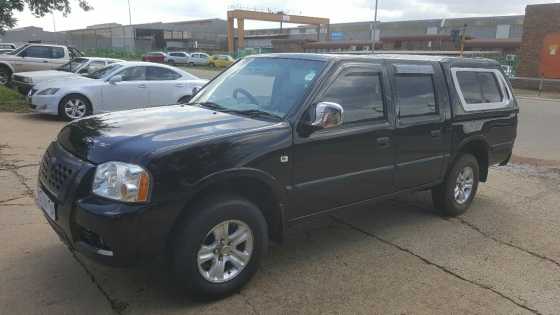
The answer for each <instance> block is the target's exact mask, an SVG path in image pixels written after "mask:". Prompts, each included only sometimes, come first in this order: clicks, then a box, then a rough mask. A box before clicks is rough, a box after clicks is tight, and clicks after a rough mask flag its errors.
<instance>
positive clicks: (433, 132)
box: [430, 129, 441, 138]
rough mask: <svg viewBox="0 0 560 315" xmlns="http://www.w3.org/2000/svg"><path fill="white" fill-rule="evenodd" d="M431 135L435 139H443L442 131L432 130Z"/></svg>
mask: <svg viewBox="0 0 560 315" xmlns="http://www.w3.org/2000/svg"><path fill="white" fill-rule="evenodd" d="M430 134H431V135H432V137H434V138H439V137H441V130H439V129H438V130H432V131H430Z"/></svg>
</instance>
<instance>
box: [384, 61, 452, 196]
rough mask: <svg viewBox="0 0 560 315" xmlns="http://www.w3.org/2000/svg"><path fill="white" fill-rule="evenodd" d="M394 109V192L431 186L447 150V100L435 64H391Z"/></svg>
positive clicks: (441, 75) (439, 73) (448, 113)
mask: <svg viewBox="0 0 560 315" xmlns="http://www.w3.org/2000/svg"><path fill="white" fill-rule="evenodd" d="M391 71H392V72H393V75H392V85H393V91H394V96H393V98H394V100H395V103H396V108H397V129H396V131H395V145H396V150H397V154H396V156H397V158H396V159H397V160H396V164H397V172H396V178H395V184H396V188H397V189H398V190H404V189H408V188H414V187H418V186H421V185H427V184H431V183H434V182H436V181H438V180H439V179H441V177H442V176H443V165H444V160H445V158H446V157H447V156H446V152H448V151H449V149H450V141H451V140H450V139H451V137H450V134H449V130H450V128H449V126H447V125H446V123H445V121H446V117H450V112H449V107H450V106H449V97H448V94H447V87H446V84H445V81H444V78H443V73H442V70H441V67H439V65H438V64H437V63H434V64H432V63H429V62H426V63H413V64H412V63H394V64H392V66H391Z"/></svg>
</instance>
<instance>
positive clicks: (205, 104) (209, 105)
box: [188, 102, 228, 111]
mask: <svg viewBox="0 0 560 315" xmlns="http://www.w3.org/2000/svg"><path fill="white" fill-rule="evenodd" d="M188 105H199V106H202V107H204V108H208V109H213V110H219V111H228V109H227V108H225V107H223V106H222V105H220V104H216V103H214V102H201V103H188Z"/></svg>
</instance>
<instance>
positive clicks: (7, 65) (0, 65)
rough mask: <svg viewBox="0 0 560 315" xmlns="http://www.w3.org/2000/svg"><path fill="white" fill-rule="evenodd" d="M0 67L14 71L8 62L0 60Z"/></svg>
mask: <svg viewBox="0 0 560 315" xmlns="http://www.w3.org/2000/svg"><path fill="white" fill-rule="evenodd" d="M0 67H6V68H8V69H10V71H11V72H12V73H14V72H15V70H14V67H13V66H12V65H11V64H10V63H9V62H5V61H0Z"/></svg>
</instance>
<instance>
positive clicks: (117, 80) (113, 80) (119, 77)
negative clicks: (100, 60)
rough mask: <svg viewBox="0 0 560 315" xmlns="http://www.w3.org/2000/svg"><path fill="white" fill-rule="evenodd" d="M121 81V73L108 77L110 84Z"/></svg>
mask: <svg viewBox="0 0 560 315" xmlns="http://www.w3.org/2000/svg"><path fill="white" fill-rule="evenodd" d="M121 81H122V75H118V74H117V75H115V76H112V77H111V78H110V79H109V83H110V84H113V85H114V84H117V83H119V82H121Z"/></svg>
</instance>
